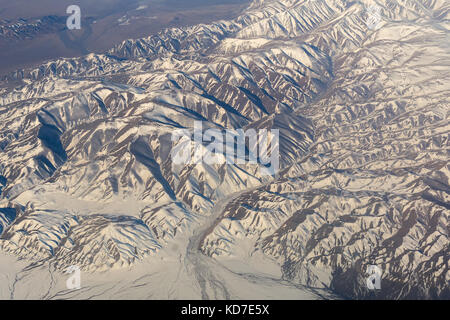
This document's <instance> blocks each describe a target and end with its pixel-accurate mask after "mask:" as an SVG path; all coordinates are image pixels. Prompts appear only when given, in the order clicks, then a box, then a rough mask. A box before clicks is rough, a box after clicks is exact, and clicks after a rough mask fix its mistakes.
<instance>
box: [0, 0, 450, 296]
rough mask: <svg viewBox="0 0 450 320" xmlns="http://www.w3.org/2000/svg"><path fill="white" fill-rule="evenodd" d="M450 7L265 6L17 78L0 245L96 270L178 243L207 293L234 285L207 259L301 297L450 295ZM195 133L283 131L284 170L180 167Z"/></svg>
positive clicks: (3, 131)
mask: <svg viewBox="0 0 450 320" xmlns="http://www.w3.org/2000/svg"><path fill="white" fill-rule="evenodd" d="M373 8H375V9H376V10H377V12H379V16H375V17H374V16H373V14H372V11H371V10H372V9H373ZM449 8H450V7H449V4H448V3H446V2H445V1H443V0H442V1H441V0H437V1H426V2H423V1H419V0H417V1H416V0H408V1H400V0H399V1H395V0H392V1H388V2H386V3H385V4H380V3H378V2H377V3H375V2H374V1H362V2H348V1H340V0H333V1H328V0H326V1H325V0H310V1H297V0H280V1H272V0H265V1H263V0H259V1H254V2H253V3H252V4H251V5H250V7H249V8H247V9H246V10H245V11H244V12H242V14H241V15H240V16H239V17H238V18H236V19H234V20H231V21H220V22H217V23H214V24H210V25H197V26H192V27H186V28H180V29H169V30H165V31H163V32H161V33H160V34H157V35H153V36H150V37H148V38H144V39H138V40H128V41H125V42H123V43H122V44H120V45H117V46H116V47H114V48H112V49H111V50H110V51H108V52H107V53H105V54H90V55H87V56H84V57H81V58H73V59H60V60H55V61H50V62H48V63H46V64H44V65H42V66H40V67H38V68H34V69H26V70H18V71H16V72H14V73H12V74H10V75H9V76H7V77H6V78H5V79H3V81H2V82H1V83H0V234H1V236H0V248H1V250H2V251H3V252H7V253H9V254H12V255H14V256H17V257H20V258H24V259H27V261H30V263H48V264H50V265H51V266H52V267H54V268H55V269H56V270H58V269H61V268H66V267H68V266H70V265H78V266H80V268H81V269H82V270H84V271H86V272H93V273H95V272H99V271H103V272H108V270H113V269H119V268H131V269H132V268H133V266H134V265H135V264H136V263H137V262H138V261H144V260H145V261H148V262H149V263H150V264H152V263H153V261H156V260H157V258H155V257H156V256H157V255H158V254H159V253H161V252H166V251H170V250H172V249H171V248H173V247H174V243H177V245H176V247H177V248H179V247H181V249H180V250H181V251H182V252H183V253H182V254H183V255H184V254H186V259H185V260H182V259H180V261H184V262H183V263H185V264H187V265H192V266H193V267H192V268H193V269H192V270H194V271H195V272H194V273H195V274H197V272H198V274H200V273H201V272H203V273H202V278H201V279H202V281H205V280H206V281H208V280H210V281H211V283H213V282H214V284H211V286H213V285H217V284H216V282H221V281H222V284H223V286H222V287H224V288H225V287H226V286H227V285H226V280H224V279H219V277H217V275H214V274H213V273H211V272H212V271H210V270H209V271H205V270H206V268H208V263H212V262H211V261H214V263H217V264H221V263H225V261H228V260H230V259H234V260H238V261H251V259H252V257H255V256H259V255H262V256H264V257H265V258H266V259H269V260H271V261H273V262H275V263H276V264H277V265H278V266H279V268H280V270H281V271H280V272H281V278H280V279H279V280H280V281H288V282H289V283H292V284H295V285H299V286H303V287H304V288H305V290H307V288H315V289H318V290H319V289H320V290H324V291H327V292H328V293H330V294H333V295H336V296H339V297H346V298H358V299H370V298H378V299H379V298H382V299H405V298H413V299H418V298H428V299H429V298H443V299H448V298H450V291H449V290H450V289H449V281H450V272H449V261H450V259H449V252H450V251H449V249H450V248H449V218H450V205H449V203H450V196H449V193H450V187H449V177H450V173H449V170H450V166H449V162H448V159H449V155H450V154H449V150H450V148H449V146H450V140H449V129H450V125H449V113H450V99H449V94H450V88H449V85H448V74H449V68H450V50H449V47H448V43H449V29H448V27H449V25H448V21H449V15H448V12H449ZM371 14H372V15H371ZM15 83H20V85H18V86H17V85H13V84H15ZM195 121H202V123H203V126H204V128H205V129H206V128H215V129H218V130H226V129H234V130H236V129H251V128H253V129H277V130H279V133H280V139H279V141H280V142H279V145H280V146H279V150H280V152H279V153H280V155H279V158H280V171H279V172H278V174H277V175H276V176H273V177H269V178H268V177H267V176H264V175H262V174H261V171H260V167H262V166H263V164H262V163H258V164H257V165H256V166H252V165H247V164H232V165H230V164H222V165H220V164H217V165H209V164H207V163H204V162H199V163H196V164H186V165H185V166H182V167H181V168H175V167H174V166H173V159H172V156H171V154H172V153H171V151H172V150H173V149H174V148H176V147H177V143H178V142H177V141H172V139H171V136H172V133H173V132H174V131H175V130H177V129H180V128H184V129H187V130H190V131H193V128H194V122H195ZM219 209H220V210H219ZM196 225H202V226H203V228H202V229H196V230H197V231H199V230H200V231H201V232H200V233H199V232H196V231H193V229H195V226H196ZM191 232H193V233H192V237H191V238H190V239H191V240H190V242H189V244H188V243H186V241H187V240H186V239H185V236H186V235H189V234H191ZM188 239H189V237H188ZM183 244H184V246H185V247H184V249H182V247H183ZM186 246H188V249H187V250H186ZM194 258H195V259H194ZM201 259H205V260H204V261H208V263H206V262H201V261H200V260H201ZM155 263H156V262H155ZM368 265H377V266H378V267H379V268H380V269H381V270H382V286H381V290H376V291H372V290H368V289H367V287H366V278H367V274H366V270H367V266H368ZM187 268H189V266H187ZM202 268H203V269H202ZM200 269H202V270H203V271H201V272H200V271H198V270H200ZM27 272H32V271H27ZM205 275H206V276H205ZM197 278H198V279H200V278H199V277H197ZM213 280H214V281H213ZM198 281H200V280H198ZM181 285H187V284H180V286H181ZM202 290H203V291H202V296H203V297H206V296H207V288H203V289H202ZM223 290H224V291H223V292H224V296H225V297H227V295H229V294H230V293H229V290H228V291H227V290H225V289H223Z"/></svg>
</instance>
